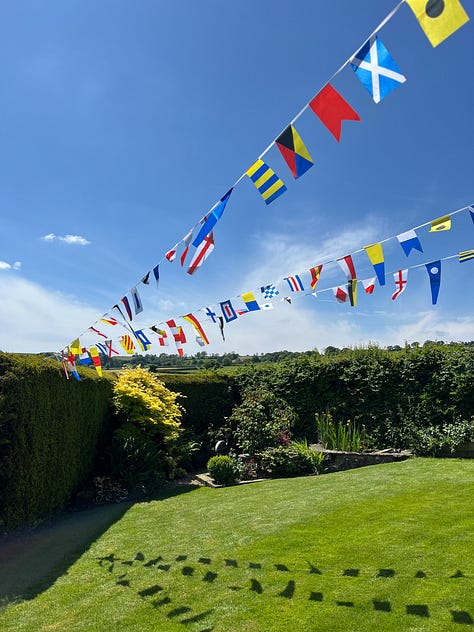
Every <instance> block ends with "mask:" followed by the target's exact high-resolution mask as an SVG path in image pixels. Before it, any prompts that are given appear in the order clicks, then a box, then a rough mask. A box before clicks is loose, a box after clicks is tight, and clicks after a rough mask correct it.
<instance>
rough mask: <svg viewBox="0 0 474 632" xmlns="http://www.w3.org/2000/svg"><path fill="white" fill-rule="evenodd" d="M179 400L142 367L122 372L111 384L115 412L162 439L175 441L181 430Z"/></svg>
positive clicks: (176, 395)
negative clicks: (112, 386) (112, 385)
mask: <svg viewBox="0 0 474 632" xmlns="http://www.w3.org/2000/svg"><path fill="white" fill-rule="evenodd" d="M178 397H179V394H178V393H173V392H172V391H170V390H169V389H168V388H166V386H165V385H164V384H163V382H161V381H160V380H159V379H158V378H157V377H156V375H153V374H152V373H150V372H149V371H148V370H147V369H143V368H142V367H141V366H137V367H136V368H133V369H125V370H123V371H121V372H120V374H119V376H118V379H117V381H116V382H115V384H114V398H113V402H114V405H115V409H116V411H117V412H118V413H119V414H120V415H121V416H123V417H124V418H125V419H126V420H127V422H129V423H132V424H136V425H137V426H138V427H139V428H141V429H142V430H144V431H145V432H147V433H150V434H151V435H154V436H158V437H162V438H163V439H171V440H173V439H177V437H178V435H179V432H180V431H181V424H180V420H181V415H182V410H181V407H180V405H179V404H177V403H176V400H177V398H178Z"/></svg>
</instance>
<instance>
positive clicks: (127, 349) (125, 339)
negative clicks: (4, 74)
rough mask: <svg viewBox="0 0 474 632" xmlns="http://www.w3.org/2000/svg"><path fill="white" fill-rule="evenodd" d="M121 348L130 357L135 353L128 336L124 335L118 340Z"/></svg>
mask: <svg viewBox="0 0 474 632" xmlns="http://www.w3.org/2000/svg"><path fill="white" fill-rule="evenodd" d="M119 342H120V344H121V346H122V348H123V349H124V351H125V352H126V353H128V354H129V355H131V354H132V353H133V352H134V351H135V345H134V344H133V340H132V339H131V338H130V336H129V335H128V334H124V335H123V336H122V337H121V338H120V340H119Z"/></svg>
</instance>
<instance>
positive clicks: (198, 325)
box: [183, 314, 209, 346]
mask: <svg viewBox="0 0 474 632" xmlns="http://www.w3.org/2000/svg"><path fill="white" fill-rule="evenodd" d="M183 318H184V320H187V321H188V323H191V325H192V326H193V327H194V329H195V330H196V332H197V334H198V335H197V337H196V340H197V338H198V337H199V338H200V339H201V340H202V342H203V344H204V345H208V344H209V338H208V337H207V336H206V334H205V332H204V329H203V328H202V325H201V323H200V322H199V321H198V319H197V318H196V316H194V314H186V316H183ZM197 342H198V343H199V341H198V340H197ZM201 346H202V345H201Z"/></svg>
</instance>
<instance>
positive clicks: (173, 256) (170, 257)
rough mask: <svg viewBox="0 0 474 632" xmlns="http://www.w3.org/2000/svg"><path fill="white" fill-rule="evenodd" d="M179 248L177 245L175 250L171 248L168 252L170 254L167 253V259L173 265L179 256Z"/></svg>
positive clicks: (174, 247)
mask: <svg viewBox="0 0 474 632" xmlns="http://www.w3.org/2000/svg"><path fill="white" fill-rule="evenodd" d="M178 246H179V244H175V245H174V246H173V248H171V250H168V252H167V253H165V257H166V259H168V261H169V262H170V263H173V261H174V260H175V259H176V255H177V254H178Z"/></svg>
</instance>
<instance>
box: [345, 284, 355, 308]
mask: <svg viewBox="0 0 474 632" xmlns="http://www.w3.org/2000/svg"><path fill="white" fill-rule="evenodd" d="M347 294H348V295H349V302H350V304H351V305H352V307H355V306H356V305H357V279H350V280H349V282H348V284H347Z"/></svg>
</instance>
